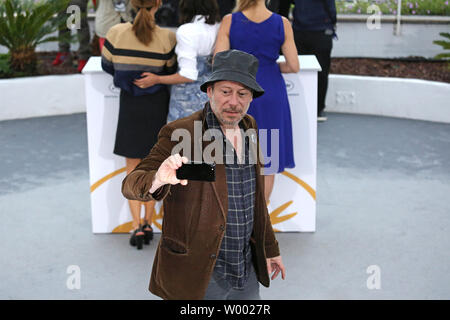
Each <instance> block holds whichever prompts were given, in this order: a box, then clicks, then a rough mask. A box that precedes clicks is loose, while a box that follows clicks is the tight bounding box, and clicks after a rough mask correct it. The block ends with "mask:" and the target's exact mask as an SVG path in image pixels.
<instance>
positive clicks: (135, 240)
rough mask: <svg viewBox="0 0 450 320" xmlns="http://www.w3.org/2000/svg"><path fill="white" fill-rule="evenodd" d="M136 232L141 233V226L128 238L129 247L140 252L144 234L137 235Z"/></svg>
mask: <svg viewBox="0 0 450 320" xmlns="http://www.w3.org/2000/svg"><path fill="white" fill-rule="evenodd" d="M138 232H143V231H142V227H141V226H139V228H137V229H136V230H134V231H133V234H132V235H131V238H130V245H132V246H133V247H137V249H138V250H140V249H142V247H143V246H142V244H143V243H144V237H145V233H144V234H137V233H138Z"/></svg>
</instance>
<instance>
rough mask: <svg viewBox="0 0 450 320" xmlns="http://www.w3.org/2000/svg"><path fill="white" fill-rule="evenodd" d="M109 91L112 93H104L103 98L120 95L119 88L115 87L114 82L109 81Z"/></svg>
mask: <svg viewBox="0 0 450 320" xmlns="http://www.w3.org/2000/svg"><path fill="white" fill-rule="evenodd" d="M108 90H109V92H111V93H112V94H105V98H118V97H119V95H120V88H118V87H116V86H115V85H114V83H112V82H111V83H110V84H109V86H108Z"/></svg>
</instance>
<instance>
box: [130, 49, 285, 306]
mask: <svg viewBox="0 0 450 320" xmlns="http://www.w3.org/2000/svg"><path fill="white" fill-rule="evenodd" d="M257 70H258V60H257V59H256V58H255V57H254V56H252V55H250V54H247V53H244V52H242V51H239V50H228V51H223V52H219V53H217V54H216V56H215V57H214V62H213V71H212V73H211V76H210V77H209V79H208V80H207V81H206V82H205V83H203V84H202V85H201V87H200V88H201V90H202V91H204V92H206V93H207V94H208V97H209V102H207V103H206V104H205V107H204V109H203V110H200V111H198V112H196V113H194V114H192V115H190V116H188V117H186V118H183V119H178V120H176V121H173V122H170V123H168V124H167V125H166V126H164V127H163V128H162V129H161V131H160V133H159V138H158V142H157V143H156V144H155V146H154V147H153V148H152V150H151V151H150V154H149V155H148V156H147V157H146V158H145V159H143V160H142V162H141V163H140V164H139V165H138V166H137V167H136V169H135V170H134V171H132V172H131V173H130V174H129V175H128V176H127V177H126V178H125V179H124V181H123V186H122V193H123V194H124V195H125V197H126V198H127V199H132V200H139V201H149V200H152V199H154V200H158V201H159V200H163V201H164V202H163V207H164V219H163V227H162V235H161V240H160V242H159V245H158V249H157V251H156V255H155V259H154V263H153V269H152V274H151V279H150V288H149V289H150V291H151V292H152V293H154V294H155V295H157V296H160V297H162V298H163V299H189V300H190V299H215V300H218V299H235V300H238V299H260V295H259V283H261V284H263V285H264V286H266V287H268V286H269V284H270V276H271V275H272V277H271V278H272V280H273V279H275V278H276V277H277V276H278V274H279V273H281V276H282V278H283V279H284V278H285V268H284V265H283V262H282V259H281V256H280V250H279V247H278V242H277V240H276V239H275V234H274V232H273V229H272V225H271V223H270V217H269V215H268V212H267V207H266V203H265V200H264V180H263V176H262V175H261V169H262V166H261V165H260V162H261V159H259V161H254V162H252V161H251V152H250V151H251V150H255V149H256V150H257V152H256V154H257V155H259V154H260V153H259V147H258V141H257V137H256V138H255V137H254V135H250V137H251V139H246V137H247V135H246V134H244V132H247V131H249V130H254V131H253V132H256V122H255V120H254V119H253V118H252V117H251V116H249V115H247V114H246V112H247V110H248V107H249V105H250V102H251V101H252V99H253V98H256V97H258V96H260V95H262V94H263V93H264V90H263V89H262V88H261V87H260V86H259V84H258V83H257V82H256V80H255V76H256V72H257ZM196 126H197V130H196ZM198 128H201V132H202V135H203V136H204V135H205V134H206V132H207V131H209V130H216V132H219V133H221V135H219V139H217V137H218V136H217V135H215V136H214V138H216V139H203V140H202V141H201V142H200V143H198V139H197V138H194V139H190V140H191V141H190V142H189V147H188V148H185V149H183V150H182V152H177V151H176V150H177V142H178V141H177V139H176V137H179V134H178V133H180V132H182V133H187V135H186V134H185V135H184V138H183V143H186V142H185V141H184V140H185V138H186V137H192V136H194V137H195V136H196V131H199V130H198ZM197 135H198V133H197ZM256 136H257V134H256ZM214 143H215V144H216V146H217V145H219V146H220V147H223V148H222V150H221V151H220V152H219V150H216V152H215V155H217V154H220V155H222V156H223V158H222V159H220V157H221V156H219V160H223V161H216V165H215V181H193V180H192V181H188V180H179V179H177V177H176V170H177V169H178V168H180V167H182V166H183V165H184V164H186V163H188V162H189V161H191V160H193V159H189V158H190V155H191V154H192V153H195V151H196V149H197V148H198V147H200V149H201V150H202V151H205V150H207V149H208V147H209V148H210V147H211V145H212V144H214ZM253 148H255V149H253ZM216 160H217V157H216ZM202 161H205V162H207V161H206V160H205V159H204V156H202Z"/></svg>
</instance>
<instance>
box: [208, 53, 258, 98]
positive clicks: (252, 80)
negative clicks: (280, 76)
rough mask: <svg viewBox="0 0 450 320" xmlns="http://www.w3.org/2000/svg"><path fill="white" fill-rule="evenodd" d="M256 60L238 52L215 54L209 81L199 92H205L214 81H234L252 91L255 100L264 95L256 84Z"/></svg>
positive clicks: (247, 54) (249, 55) (251, 56)
mask: <svg viewBox="0 0 450 320" xmlns="http://www.w3.org/2000/svg"><path fill="white" fill-rule="evenodd" d="M258 65H259V62H258V59H256V57H255V56H253V55H251V54H249V53H245V52H243V51H240V50H227V51H222V52H218V53H216V55H215V56H214V62H213V65H212V73H211V75H210V76H209V79H208V80H206V81H205V82H204V83H203V84H202V85H201V86H200V90H202V91H203V92H206V89H207V88H208V84H210V83H213V82H216V81H223V80H228V81H235V82H239V83H241V84H243V85H244V86H246V87H248V88H250V89H251V90H253V97H254V98H257V97H259V96H261V95H262V94H263V93H264V89H263V88H261V86H260V85H259V84H258V82H256V72H257V71H258Z"/></svg>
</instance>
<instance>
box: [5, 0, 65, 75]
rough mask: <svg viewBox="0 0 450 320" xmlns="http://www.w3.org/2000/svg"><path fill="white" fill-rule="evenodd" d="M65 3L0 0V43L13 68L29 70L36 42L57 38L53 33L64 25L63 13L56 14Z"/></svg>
mask: <svg viewBox="0 0 450 320" xmlns="http://www.w3.org/2000/svg"><path fill="white" fill-rule="evenodd" d="M67 4H68V0H40V1H37V2H35V1H33V0H0V45H3V46H5V47H6V48H8V49H9V53H10V66H11V68H12V69H13V70H17V71H30V72H32V71H33V70H34V68H35V66H36V55H35V48H36V46H37V45H39V44H41V43H45V42H50V41H58V40H59V38H58V36H52V34H53V33H55V32H56V31H57V30H58V29H61V28H63V27H64V26H65V19H66V17H65V16H64V15H61V16H60V17H58V16H57V14H58V12H62V11H63V10H65V9H66V7H67ZM68 38H70V34H69V35H68ZM66 40H69V39H66Z"/></svg>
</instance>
